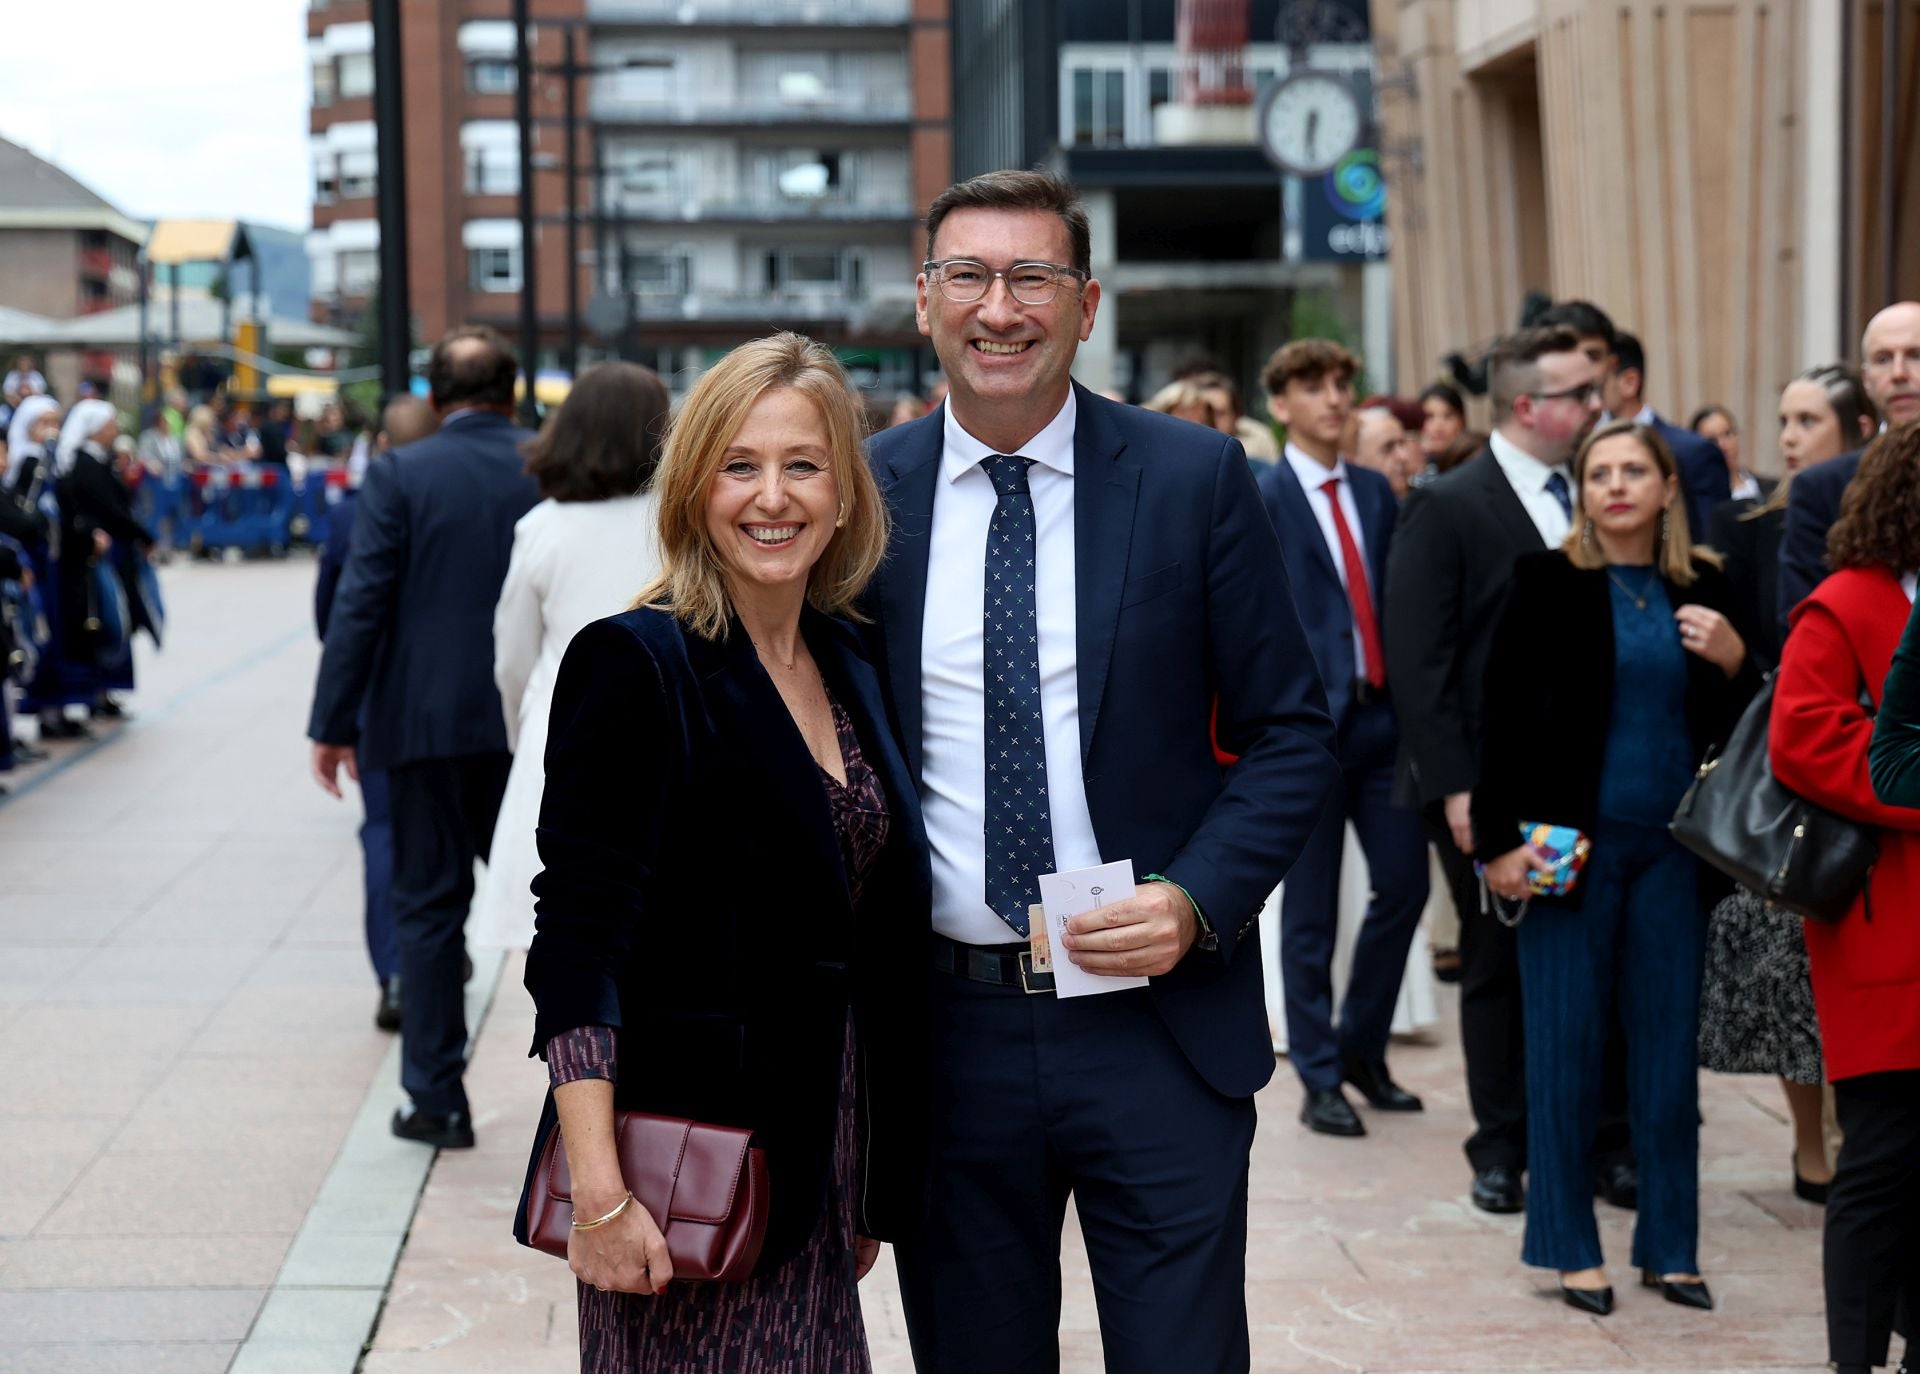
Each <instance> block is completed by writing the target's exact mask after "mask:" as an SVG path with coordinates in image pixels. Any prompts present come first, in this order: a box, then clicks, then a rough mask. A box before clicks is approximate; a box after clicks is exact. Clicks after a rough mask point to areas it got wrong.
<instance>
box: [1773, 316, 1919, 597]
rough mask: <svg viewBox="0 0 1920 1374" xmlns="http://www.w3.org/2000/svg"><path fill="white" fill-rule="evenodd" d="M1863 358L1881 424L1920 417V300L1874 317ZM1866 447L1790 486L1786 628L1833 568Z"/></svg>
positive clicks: (1783, 581) (1784, 541)
mask: <svg viewBox="0 0 1920 1374" xmlns="http://www.w3.org/2000/svg"><path fill="white" fill-rule="evenodd" d="M1860 360H1861V361H1860V380H1861V382H1862V383H1863V384H1864V385H1865V386H1866V388H1867V395H1868V396H1869V397H1870V398H1871V399H1872V401H1873V404H1874V408H1875V409H1877V410H1878V411H1879V412H1880V420H1881V423H1882V424H1886V425H1904V424H1906V423H1907V422H1908V421H1910V420H1915V419H1920V302H1915V301H1899V302H1896V303H1895V304H1893V305H1890V306H1888V307H1887V308H1886V309H1884V310H1882V311H1881V312H1880V313H1879V314H1877V315H1875V316H1874V317H1873V318H1872V319H1871V320H1869V321H1868V322H1867V330H1866V334H1865V335H1864V336H1863V337H1862V338H1861V340H1860ZM1848 437H1849V439H1851V437H1852V436H1848ZM1865 451H1866V450H1865V449H1855V450H1854V451H1853V452H1852V453H1843V454H1841V455H1840V456H1839V457H1838V458H1830V459H1828V460H1827V461H1826V462H1824V463H1817V464H1815V465H1814V466H1813V467H1810V468H1808V469H1807V470H1806V471H1804V472H1800V473H1796V474H1795V475H1794V479H1793V485H1792V486H1790V487H1788V488H1787V519H1786V526H1785V528H1784V529H1783V530H1782V531H1781V534H1780V623H1781V624H1782V625H1783V626H1784V625H1785V624H1786V622H1787V617H1788V616H1789V615H1791V614H1792V612H1793V608H1794V607H1795V606H1798V605H1799V604H1800V603H1801V602H1802V601H1804V600H1806V597H1807V593H1809V592H1811V591H1812V590H1813V589H1814V588H1815V587H1817V586H1819V585H1820V582H1821V579H1823V578H1824V577H1826V575H1827V573H1828V571H1829V569H1828V567H1827V531H1828V530H1830V529H1832V528H1833V522H1834V521H1835V520H1838V519H1839V518H1840V498H1841V497H1843V496H1844V495H1846V491H1847V484H1848V483H1849V482H1851V481H1853V475H1854V473H1856V472H1858V471H1859V470H1860V455H1861V454H1862V453H1864V452H1865Z"/></svg>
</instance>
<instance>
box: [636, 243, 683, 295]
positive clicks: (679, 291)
mask: <svg viewBox="0 0 1920 1374" xmlns="http://www.w3.org/2000/svg"><path fill="white" fill-rule="evenodd" d="M627 289H628V290H630V291H633V292H635V293H637V294H639V295H642V296H685V295H691V294H692V292H693V255H692V254H691V253H689V252H688V251H686V250H685V249H683V248H639V249H634V250H632V251H630V252H629V253H628V254H627Z"/></svg>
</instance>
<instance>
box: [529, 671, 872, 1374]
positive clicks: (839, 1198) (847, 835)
mask: <svg viewBox="0 0 1920 1374" xmlns="http://www.w3.org/2000/svg"><path fill="white" fill-rule="evenodd" d="M828 702H829V705H831V706H832V708H833V726H834V732H835V734H837V735H838V736H839V739H840V755H841V759H842V761H843V763H844V764H845V766H846V771H847V781H846V783H845V784H844V785H843V784H842V783H840V782H839V781H838V780H837V779H836V778H834V776H833V775H832V774H831V773H828V772H827V771H826V770H825V769H821V770H820V778H821V782H822V784H823V785H824V786H825V788H826V791H827V799H828V802H829V803H830V805H831V807H832V810H833V824H834V833H835V834H836V835H837V837H838V838H839V841H840V851H841V856H842V858H843V859H844V861H845V864H846V871H847V878H848V882H849V885H850V887H851V888H852V892H853V897H854V900H855V901H856V902H858V901H859V899H860V887H861V883H862V881H863V879H864V878H865V877H866V874H867V871H868V869H869V868H870V867H871V866H872V864H873V861H874V859H875V857H876V856H878V854H879V853H880V850H881V849H882V848H883V847H884V846H885V844H886V839H887V826H888V813H887V800H886V794H885V793H884V792H883V791H882V790H881V787H880V782H879V779H878V778H876V777H875V776H874V773H873V770H872V769H871V768H869V767H868V766H867V762H866V759H865V758H864V757H863V756H862V755H861V752H860V741H859V739H858V737H857V736H856V735H855V734H854V731H853V722H852V721H851V719H850V718H849V717H848V715H847V713H846V712H845V711H844V710H843V709H842V708H841V706H840V703H839V702H837V701H834V700H832V698H831V697H829V699H828ZM547 1066H548V1075H549V1077H550V1078H551V1080H552V1082H553V1084H554V1085H555V1086H556V1087H557V1086H559V1085H560V1084H562V1083H571V1082H573V1081H574V1080H575V1079H579V1078H604V1079H607V1080H608V1081H610V1082H611V1081H615V1080H616V1079H617V1077H618V1043H617V1034H616V1032H615V1031H613V1030H612V1029H610V1028H609V1027H606V1026H582V1027H580V1028H578V1029H576V1030H571V1031H567V1032H566V1033H564V1034H562V1035H556V1036H554V1037H553V1039H552V1040H550V1041H549V1042H548V1044H547ZM855 1149H856V1145H855V1133H854V1055H853V1017H852V1014H851V1013H849V1014H848V1017H847V1037H846V1048H845V1051H844V1053H843V1054H842V1056H841V1068H840V1114H839V1124H838V1128H837V1129H836V1131H835V1133H834V1144H833V1173H832V1179H831V1182H830V1184H829V1186H828V1190H827V1197H826V1205H825V1207H824V1208H823V1209H822V1211H821V1214H820V1220H819V1222H818V1223H816V1225H815V1226H814V1229H813V1234H812V1235H811V1236H810V1237H809V1238H808V1240H807V1243H806V1245H805V1246H804V1247H803V1248H802V1249H801V1250H800V1252H799V1253H798V1254H797V1255H795V1256H794V1257H793V1258H792V1259H790V1260H788V1261H787V1262H786V1263H785V1264H783V1265H781V1266H780V1267H779V1268H778V1269H775V1270H773V1271H771V1272H770V1273H766V1274H761V1275H759V1276H757V1277H755V1278H753V1279H750V1280H748V1281H747V1282H745V1283H676V1284H674V1285H673V1286H672V1287H671V1288H669V1289H668V1290H667V1292H666V1294H665V1296H663V1297H657V1298H655V1297H644V1296H641V1295H640V1294H636V1293H602V1292H600V1291H599V1290H598V1289H596V1288H594V1287H592V1286H591V1285H589V1284H585V1283H582V1284H579V1285H578V1289H579V1299H580V1372H581V1374H690V1372H691V1371H699V1374H868V1371H870V1370H871V1369H872V1365H871V1363H870V1362H869V1360H868V1357H867V1332H866V1327H865V1325H864V1324H863V1323H862V1321H861V1318H860V1296H859V1292H858V1290H857V1287H856V1280H855V1278H854V1265H855V1256H854V1230H853V1227H854V1197H853V1192H854V1181H855V1179H856V1178H857V1177H858V1172H859V1171H858V1168H857V1164H858V1161H857V1159H856V1155H855Z"/></svg>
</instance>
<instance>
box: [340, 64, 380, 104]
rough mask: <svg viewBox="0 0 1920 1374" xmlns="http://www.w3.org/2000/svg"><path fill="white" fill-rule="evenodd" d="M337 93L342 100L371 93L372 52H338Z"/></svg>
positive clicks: (353, 98) (357, 97) (358, 97)
mask: <svg viewBox="0 0 1920 1374" xmlns="http://www.w3.org/2000/svg"><path fill="white" fill-rule="evenodd" d="M339 63H340V71H339V78H338V79H339V95H340V99H342V100H356V99H360V98H362V97H365V96H370V95H372V94H373V54H372V53H370V52H350V53H342V54H340V59H339Z"/></svg>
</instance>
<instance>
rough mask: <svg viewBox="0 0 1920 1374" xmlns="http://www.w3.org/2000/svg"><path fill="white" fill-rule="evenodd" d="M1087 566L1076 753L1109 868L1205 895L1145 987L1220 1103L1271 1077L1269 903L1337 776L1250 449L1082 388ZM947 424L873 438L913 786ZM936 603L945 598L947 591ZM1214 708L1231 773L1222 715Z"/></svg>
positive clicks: (893, 685)
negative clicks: (1208, 945) (1205, 946)
mask: <svg viewBox="0 0 1920 1374" xmlns="http://www.w3.org/2000/svg"><path fill="white" fill-rule="evenodd" d="M1075 396H1076V399H1077V402H1078V412H1077V414H1078V419H1077V422H1076V424H1075V428H1074V479H1073V485H1074V493H1073V495H1074V502H1073V507H1074V509H1073V520H1074V562H1075V569H1074V570H1075V599H1074V609H1075V614H1076V636H1077V640H1078V643H1077V651H1078V652H1077V662H1078V669H1077V671H1078V676H1079V689H1080V691H1079V695H1080V759H1081V769H1082V773H1083V776H1084V778H1085V780H1086V790H1087V809H1088V811H1089V812H1090V813H1091V815H1092V818H1093V830H1094V836H1095V838H1096V839H1097V840H1098V841H1099V845H1100V853H1101V856H1102V857H1103V858H1105V859H1108V860H1118V859H1130V860H1132V861H1133V868H1134V873H1135V875H1136V876H1137V877H1142V878H1143V877H1145V876H1146V875H1147V874H1149V873H1161V874H1164V875H1166V876H1167V877H1169V878H1171V879H1172V880H1173V881H1174V882H1176V883H1178V884H1180V886H1182V887H1184V888H1185V889H1186V890H1187V891H1188V892H1189V893H1191V894H1192V896H1193V899H1194V901H1195V902H1196V903H1197V904H1198V905H1199V908H1200V910H1201V911H1202V912H1204V913H1205V914H1206V917H1207V920H1208V921H1209V923H1210V924H1211V925H1212V927H1213V929H1214V931H1215V932H1216V933H1217V934H1218V936H1219V941H1220V948H1219V949H1218V951H1214V952H1210V951H1205V950H1201V949H1199V948H1198V947H1196V948H1195V949H1193V950H1192V951H1190V952H1189V953H1188V955H1187V957H1186V958H1185V959H1184V960H1182V961H1181V963H1180V964H1179V966H1178V967H1176V968H1175V969H1173V970H1172V971H1171V972H1170V973H1167V974H1165V975H1164V976H1162V977H1159V978H1156V979H1154V980H1153V988H1152V995H1153V1003H1154V1005H1155V1006H1156V1007H1157V1008H1158V1010H1159V1013H1160V1015H1161V1017H1162V1018H1163V1019H1164V1020H1165V1022H1166V1024H1167V1027H1168V1029H1169V1030H1170V1031H1171V1032H1172V1034H1173V1037H1174V1039H1175V1040H1176V1041H1177V1042H1178V1043H1179V1045H1180V1047H1181V1049H1182V1050H1183V1051H1184V1052H1185V1053H1186V1055H1187V1058H1188V1059H1189V1060H1190V1061H1191V1062H1192V1064H1193V1066H1194V1068H1195V1069H1196V1070H1197V1071H1198V1072H1199V1074H1200V1075H1201V1077H1203V1078H1204V1079H1205V1080H1206V1081H1207V1082H1208V1083H1209V1084H1211V1085H1212V1086H1213V1088H1214V1089H1215V1090H1216V1091H1218V1092H1220V1093H1222V1094H1224V1095H1226V1096H1229V1097H1245V1096H1250V1095H1251V1094H1252V1093H1254V1092H1255V1091H1257V1090H1258V1089H1259V1088H1260V1087H1261V1086H1262V1085H1263V1084H1264V1083H1266V1081H1267V1080H1268V1079H1269V1078H1270V1077H1272V1075H1273V1048H1272V1040H1271V1038H1270V1036H1269V1034H1268V1030H1267V1013H1266V1001H1265V991H1264V988H1263V986H1262V980H1261V977H1260V946H1259V941H1258V940H1253V939H1249V938H1248V936H1250V935H1251V934H1252V933H1253V930H1254V922H1255V919H1256V918H1257V917H1258V916H1259V914H1260V909H1261V907H1262V906H1263V905H1264V903H1265V901H1266V898H1267V895H1268V894H1269V893H1270V892H1271V891H1272V890H1273V888H1274V886H1275V884H1277V883H1278V882H1279V881H1280V880H1281V879H1282V878H1284V877H1285V876H1286V874H1287V870H1288V869H1289V868H1291V867H1292V866H1293V862H1294V860H1295V859H1296V858H1298V857H1299V854H1300V851H1301V849H1302V848H1303V847H1305V845H1306V842H1307V837H1308V835H1309V834H1311V832H1312V830H1313V828H1314V826H1315V825H1316V824H1317V823H1318V822H1319V819H1320V815H1321V813H1322V811H1323V810H1324V809H1325V808H1326V805H1327V802H1328V800H1329V798H1330V797H1331V796H1332V794H1333V790H1334V787H1335V785H1336V782H1337V779H1338V777H1339V770H1338V767H1337V765H1336V764H1335V763H1334V760H1333V755H1332V753H1331V752H1330V751H1331V748H1332V744H1333V722H1332V720H1331V718H1330V717H1329V715H1328V713H1327V702H1326V693H1325V692H1324V691H1323V690H1322V688H1321V686H1320V675H1319V674H1318V673H1317V672H1316V671H1315V670H1314V668H1313V660H1312V654H1311V651H1310V649H1309V648H1308V646H1307V641H1306V636H1305V634H1304V633H1303V632H1302V631H1301V629H1300V619H1299V617H1298V616H1297V615H1296V614H1295V613H1294V609H1293V599H1292V596H1291V594H1290V592H1289V590H1288V587H1287V572H1286V565H1285V563H1284V561H1283V560H1282V558H1281V555H1280V549H1279V544H1278V541H1277V540H1276V539H1275V537H1274V533H1273V526H1272V524H1271V522H1269V521H1268V520H1267V519H1266V517H1265V516H1264V514H1263V513H1262V511H1261V508H1260V497H1259V493H1258V492H1257V491H1256V490H1255V489H1254V485H1253V476H1252V473H1251V472H1250V471H1249V470H1248V467H1247V460H1246V454H1245V452H1244V451H1243V450H1242V449H1241V447H1240V444H1239V442H1238V441H1237V440H1235V439H1233V438H1231V437H1228V436H1225V435H1221V434H1218V433H1216V432H1214V431H1212V430H1208V429H1205V428H1202V427H1201V426H1198V425H1193V424H1189V423H1187V422H1186V421H1184V420H1175V419H1172V418H1171V417H1169V416H1164V415H1160V414H1157V413H1155V412H1153V411H1147V410H1138V409H1135V408H1134V407H1131V406H1126V405H1121V404H1119V403H1117V402H1113V401H1108V400H1106V399H1104V398H1102V397H1099V396H1095V395H1094V394H1093V393H1091V392H1089V391H1087V390H1085V389H1084V388H1080V387H1076V388H1075ZM944 422H945V412H944V409H942V410H936V411H934V412H933V413H932V414H931V415H928V416H926V417H924V418H922V419H919V420H915V421H913V422H912V423H910V424H905V425H900V426H897V427H896V428H893V429H889V430H885V431H883V432H881V433H880V434H877V435H875V436H874V437H873V439H872V440H871V441H870V442H869V445H868V447H869V451H870V454H871V457H872V461H873V468H874V474H875V476H876V477H877V479H878V480H879V483H880V487H881V490H882V492H883V493H884V494H885V496H886V499H887V502H888V504H889V506H890V508H891V511H892V514H893V540H892V548H891V550H890V556H889V558H888V560H887V562H886V564H885V565H884V567H883V568H882V569H881V572H880V575H879V577H878V578H877V579H876V582H875V585H874V586H873V588H872V589H870V591H869V597H870V601H871V604H872V607H873V609H874V611H875V612H876V614H875V622H876V623H875V625H874V627H873V631H872V637H873V639H874V641H875V644H876V653H875V655H874V658H875V662H876V663H877V664H879V665H882V666H883V667H884V671H885V674H886V678H887V688H888V703H889V709H890V711H891V713H892V717H893V720H894V722H895V725H896V728H897V729H898V730H899V731H900V737H901V741H902V744H903V746H904V749H905V752H906V757H907V762H908V766H909V767H910V769H911V770H912V772H913V776H914V779H915V781H916V783H918V781H919V779H920V766H921V757H922V754H921V715H920V699H921V698H920V692H921V688H920V652H921V630H922V626H923V624H924V615H925V608H926V599H927V594H928V588H927V561H928V553H929V537H930V534H931V530H932V524H933V506H934V499H935V492H936V491H937V489H938V486H939V480H940V458H941V452H942V449H943V446H944V439H943V426H944ZM936 592H937V589H936ZM1216 700H1217V702H1218V704H1219V726H1218V729H1219V739H1220V745H1221V747H1222V748H1224V749H1226V750H1228V751H1229V752H1231V753H1234V754H1237V755H1239V756H1240V758H1239V762H1238V763H1236V764H1235V765H1234V766H1233V767H1232V768H1230V769H1227V770H1224V771H1223V770H1222V769H1221V767H1220V765H1219V764H1218V763H1217V762H1216V761H1215V759H1214V754H1213V744H1212V740H1211V739H1210V737H1209V733H1208V720H1209V717H1210V716H1211V714H1212V712H1213V709H1214V704H1215V702H1216Z"/></svg>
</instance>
